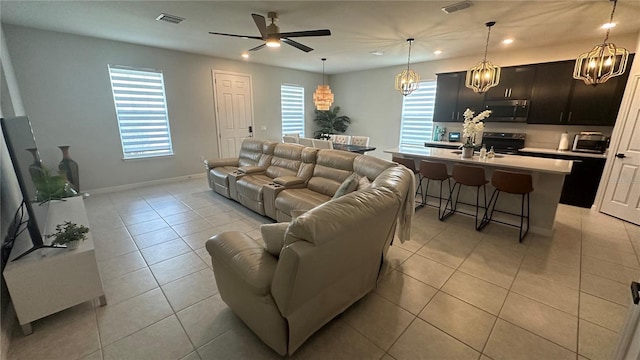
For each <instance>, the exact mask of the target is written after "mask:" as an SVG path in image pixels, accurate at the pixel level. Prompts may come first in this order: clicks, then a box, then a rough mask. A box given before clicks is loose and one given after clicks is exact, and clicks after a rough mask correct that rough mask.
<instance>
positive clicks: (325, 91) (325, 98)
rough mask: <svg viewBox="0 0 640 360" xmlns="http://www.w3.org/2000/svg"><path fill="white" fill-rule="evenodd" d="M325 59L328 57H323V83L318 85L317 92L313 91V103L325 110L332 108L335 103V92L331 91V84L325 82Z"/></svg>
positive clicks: (317, 107) (319, 108)
mask: <svg viewBox="0 0 640 360" xmlns="http://www.w3.org/2000/svg"><path fill="white" fill-rule="evenodd" d="M325 61H327V59H326V58H322V85H318V88H317V89H316V92H315V93H313V103H314V104H315V105H316V109H318V110H323V111H326V110H329V109H331V104H333V94H332V93H331V88H329V85H325V84H324V62H325Z"/></svg>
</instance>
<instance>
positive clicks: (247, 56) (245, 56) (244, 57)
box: [240, 52, 249, 60]
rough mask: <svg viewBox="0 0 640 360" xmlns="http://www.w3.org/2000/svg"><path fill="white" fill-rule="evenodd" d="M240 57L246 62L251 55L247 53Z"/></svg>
mask: <svg viewBox="0 0 640 360" xmlns="http://www.w3.org/2000/svg"><path fill="white" fill-rule="evenodd" d="M240 56H242V58H243V59H245V60H246V59H248V58H249V53H246V52H245V53H242V55H240Z"/></svg>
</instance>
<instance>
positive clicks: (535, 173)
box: [384, 146, 573, 236]
mask: <svg viewBox="0 0 640 360" xmlns="http://www.w3.org/2000/svg"><path fill="white" fill-rule="evenodd" d="M384 152H385V153H388V154H392V155H393V156H398V157H404V158H410V159H414V160H415V161H416V165H417V166H419V164H420V160H430V161H439V162H443V163H445V164H447V167H448V168H449V173H451V169H452V168H453V165H454V164H456V163H458V164H464V165H471V166H481V167H483V168H484V169H485V176H486V178H487V180H489V181H491V176H492V174H493V171H494V170H496V169H500V170H505V171H513V172H522V173H529V174H531V176H532V178H533V188H534V191H533V192H532V193H531V195H530V201H531V207H530V209H531V218H530V225H531V229H530V231H531V232H533V233H537V234H540V235H545V236H549V235H551V234H552V233H553V226H554V223H555V217H556V211H557V209H558V203H559V202H560V194H561V192H562V185H563V183H564V177H565V176H566V175H568V174H570V173H571V168H572V166H573V162H572V161H571V160H559V159H546V158H538V157H530V156H519V155H502V154H496V157H494V158H492V159H480V157H479V156H478V154H477V153H476V154H475V155H474V156H473V158H471V159H463V158H462V156H461V155H460V151H459V150H458V151H456V150H451V149H437V148H423V147H418V146H416V147H400V148H394V149H389V150H385V151H384ZM425 182H426V180H425ZM452 182H453V180H452ZM445 183H446V182H445ZM439 186H440V184H439V182H437V181H434V182H431V184H430V186H429V195H432V196H437V195H438V194H439V191H440V188H439ZM447 192H448V191H447V185H444V189H443V194H445V193H447ZM492 192H493V187H492V186H491V183H489V184H487V201H488V198H489V197H490V196H491V193H492ZM443 196H444V195H443ZM432 199H433V198H431V199H428V200H427V201H428V202H430V203H434V200H432ZM481 199H482V196H481ZM460 201H462V202H465V203H474V204H475V189H470V188H467V187H463V188H462V191H461V192H460ZM435 202H437V199H435ZM480 203H481V204H482V200H480ZM464 207H465V206H463V205H461V206H459V209H461V210H463V211H464V210H465V209H464ZM496 209H497V210H502V211H508V212H512V213H519V212H520V196H517V195H511V194H505V193H502V194H501V195H500V200H499V201H498V204H497V206H496ZM467 211H468V210H467ZM494 218H495V219H497V220H500V221H504V222H507V223H510V224H514V225H516V224H519V220H518V219H517V218H515V217H512V216H504V215H502V216H499V213H496V214H494Z"/></svg>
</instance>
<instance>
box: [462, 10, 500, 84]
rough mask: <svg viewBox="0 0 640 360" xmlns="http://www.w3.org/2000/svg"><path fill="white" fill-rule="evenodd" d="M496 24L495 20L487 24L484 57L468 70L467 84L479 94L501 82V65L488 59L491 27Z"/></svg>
mask: <svg viewBox="0 0 640 360" xmlns="http://www.w3.org/2000/svg"><path fill="white" fill-rule="evenodd" d="M495 24H496V22H495V21H489V22H488V23H486V24H485V25H486V26H487V28H488V29H489V31H488V32H487V43H486V44H485V46H484V58H483V59H482V61H481V62H480V63H478V65H476V66H474V67H472V68H471V69H469V70H468V71H467V78H466V81H465V86H466V87H468V88H469V89H472V90H473V91H474V92H475V93H478V94H482V93H484V92H487V90H489V89H491V88H492V87H494V86H496V85H498V83H499V82H500V66H497V65H493V64H492V63H491V62H489V61H487V50H488V49H489V37H490V36H491V27H492V26H493V25H495Z"/></svg>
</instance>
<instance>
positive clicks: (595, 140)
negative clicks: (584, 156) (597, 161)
mask: <svg viewBox="0 0 640 360" xmlns="http://www.w3.org/2000/svg"><path fill="white" fill-rule="evenodd" d="M608 147H609V137H608V136H606V135H603V134H602V133H599V132H581V133H580V134H577V135H576V137H575V138H574V139H573V151H578V152H588V153H595V154H604V152H605V151H606V150H607V148H608Z"/></svg>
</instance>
